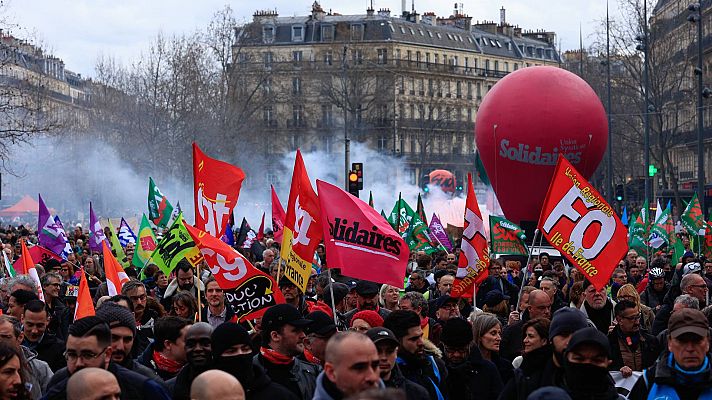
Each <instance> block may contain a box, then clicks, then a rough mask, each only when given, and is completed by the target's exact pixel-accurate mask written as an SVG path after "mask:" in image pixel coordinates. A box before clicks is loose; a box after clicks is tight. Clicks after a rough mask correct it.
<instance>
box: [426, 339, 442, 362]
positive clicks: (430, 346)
mask: <svg viewBox="0 0 712 400" xmlns="http://www.w3.org/2000/svg"><path fill="white" fill-rule="evenodd" d="M423 345H424V346H425V352H426V353H427V354H430V355H432V356H435V357H437V358H442V357H443V352H442V350H440V349H439V348H438V346H436V345H435V343H433V342H431V341H430V340H428V339H423Z"/></svg>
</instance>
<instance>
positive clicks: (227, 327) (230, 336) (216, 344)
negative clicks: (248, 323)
mask: <svg viewBox="0 0 712 400" xmlns="http://www.w3.org/2000/svg"><path fill="white" fill-rule="evenodd" d="M210 340H211V341H212V342H213V347H212V348H213V358H214V359H215V358H218V357H220V356H221V355H222V353H224V352H225V350H227V349H229V348H230V347H232V346H234V345H236V344H246V345H248V346H252V341H251V340H250V334H249V333H247V330H246V329H245V328H243V327H242V326H241V325H238V324H236V323H234V322H224V323H222V324H220V325H219V326H218V327H217V328H215V330H214V331H213V334H212V335H211V336H210Z"/></svg>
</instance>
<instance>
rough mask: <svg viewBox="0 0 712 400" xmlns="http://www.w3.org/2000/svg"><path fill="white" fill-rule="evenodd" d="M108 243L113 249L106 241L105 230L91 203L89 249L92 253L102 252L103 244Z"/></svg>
mask: <svg viewBox="0 0 712 400" xmlns="http://www.w3.org/2000/svg"><path fill="white" fill-rule="evenodd" d="M104 241H106V245H107V246H109V248H111V245H110V244H109V242H108V241H107V240H106V236H104V229H102V227H101V224H100V223H99V220H98V219H97V218H96V215H94V209H93V208H92V206H91V202H90V203H89V249H91V251H95V252H97V253H100V252H101V242H104Z"/></svg>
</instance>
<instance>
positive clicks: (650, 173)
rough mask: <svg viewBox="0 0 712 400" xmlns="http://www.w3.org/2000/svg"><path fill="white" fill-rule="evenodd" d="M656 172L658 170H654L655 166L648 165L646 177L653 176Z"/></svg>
mask: <svg viewBox="0 0 712 400" xmlns="http://www.w3.org/2000/svg"><path fill="white" fill-rule="evenodd" d="M657 172H658V169H657V168H655V165H653V164H650V165H648V176H655V174H656V173H657Z"/></svg>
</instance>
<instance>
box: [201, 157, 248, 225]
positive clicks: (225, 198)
mask: <svg viewBox="0 0 712 400" xmlns="http://www.w3.org/2000/svg"><path fill="white" fill-rule="evenodd" d="M244 179H245V173H244V172H242V170H241V169H240V168H237V167H235V166H234V165H231V164H228V163H226V162H224V161H220V160H216V159H214V158H210V157H208V156H206V155H205V154H203V152H202V151H201V150H200V148H199V147H198V145H197V144H195V143H193V189H194V190H195V226H196V227H197V228H198V229H200V230H203V231H206V232H208V233H209V234H211V235H213V236H215V237H217V238H219V237H222V235H223V234H224V233H225V227H226V226H227V223H228V221H229V219H230V215H231V214H232V210H233V209H234V208H235V205H237V198H238V197H239V196H240V187H241V186H242V181H243V180H244Z"/></svg>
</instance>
